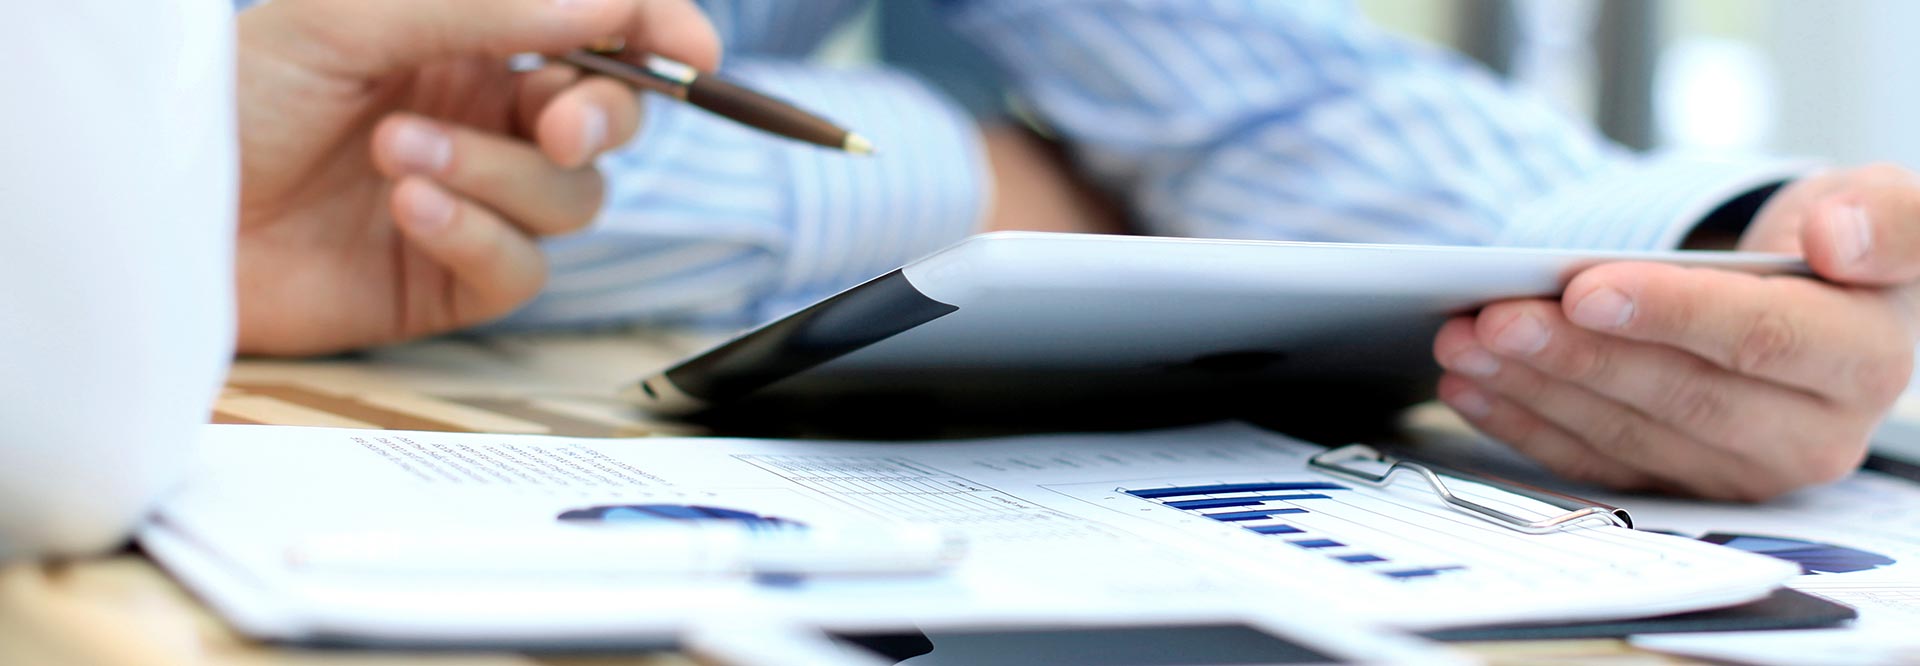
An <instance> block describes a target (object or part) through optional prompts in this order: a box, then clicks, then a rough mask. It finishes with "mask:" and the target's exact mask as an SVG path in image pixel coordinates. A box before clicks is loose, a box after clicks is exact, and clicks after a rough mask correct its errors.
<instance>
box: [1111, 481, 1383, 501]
mask: <svg viewBox="0 0 1920 666" xmlns="http://www.w3.org/2000/svg"><path fill="white" fill-rule="evenodd" d="M1346 489H1347V487H1346V486H1343V485H1340V484H1338V483H1328V482H1325V481H1280V482H1262V483H1220V484H1214V485H1210V486H1176V487H1173V488H1148V489H1144V490H1127V491H1125V492H1126V493H1127V494H1128V495H1132V496H1134V497H1138V498H1140V499H1160V498H1162V497H1182V496H1186V495H1218V494H1221V493H1264V492H1281V491H1288V490H1346Z"/></svg>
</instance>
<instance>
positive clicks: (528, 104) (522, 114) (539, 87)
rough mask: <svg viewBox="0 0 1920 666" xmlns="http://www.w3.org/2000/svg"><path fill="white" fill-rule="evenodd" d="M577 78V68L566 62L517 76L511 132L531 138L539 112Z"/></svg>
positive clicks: (578, 73) (578, 78) (578, 76)
mask: <svg viewBox="0 0 1920 666" xmlns="http://www.w3.org/2000/svg"><path fill="white" fill-rule="evenodd" d="M579 80H580V70H578V69H575V68H573V67H569V66H567V65H547V66H546V67H542V68H540V69H537V70H534V71H532V72H528V73H527V74H525V75H523V76H522V77H520V91H519V94H518V95H517V96H516V98H515V100H514V109H513V132H514V134H515V135H517V136H520V137H522V138H527V139H532V138H533V130H534V126H535V123H536V121H538V120H539V119H540V112H541V111H544V110H546V108H547V105H548V104H550V103H552V102H553V98H555V97H559V96H560V92H561V91H563V90H566V89H567V88H568V87H569V86H572V85H573V84H574V82H575V81H579Z"/></svg>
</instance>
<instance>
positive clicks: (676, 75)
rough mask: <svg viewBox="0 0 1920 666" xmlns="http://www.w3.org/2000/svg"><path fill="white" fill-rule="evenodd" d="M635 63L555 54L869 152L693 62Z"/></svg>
mask: <svg viewBox="0 0 1920 666" xmlns="http://www.w3.org/2000/svg"><path fill="white" fill-rule="evenodd" d="M642 57H643V58H644V59H645V64H644V65H636V64H634V63H631V62H627V61H626V60H622V59H620V58H618V57H614V55H612V54H611V53H608V52H602V51H593V50H587V49H580V50H576V51H571V52H568V53H566V54H564V55H561V56H559V58H558V59H559V60H560V61H562V62H565V63H568V64H570V65H573V66H575V67H579V68H581V69H584V70H587V71H589V72H593V73H596V74H601V75H604V76H610V77H613V78H615V79H618V80H620V81H624V82H626V83H627V85H631V86H633V87H635V88H639V89H641V90H651V91H654V92H658V93H661V94H663V95H669V96H672V97H676V98H679V99H683V100H686V101H687V103H689V104H692V105H694V106H697V107H700V108H702V109H706V110H708V111H711V112H713V113H715V114H718V115H720V116H722V117H725V118H728V119H731V120H733V121H735V122H738V123H740V124H743V125H747V126H750V127H754V128H758V129H760V130H763V131H766V132H769V133H772V134H778V135H780V136H784V137H787V138H791V139H797V140H800V141H805V142H807V143H812V144H817V145H821V146H826V147H828V148H837V149H840V150H844V151H846V152H849V153H853V154H855V155H869V154H872V153H873V143H872V142H870V141H868V140H867V138H866V137H863V136H860V135H859V134H855V133H853V132H851V131H848V130H846V129H845V128H842V127H840V126H839V125H835V124H833V123H831V122H828V121H827V120H825V119H823V118H821V117H819V116H816V115H813V114H811V113H808V112H806V111H802V110H800V109H799V108H797V107H795V106H793V105H791V104H788V103H786V102H783V101H781V100H778V99H775V98H773V97H770V96H767V95H765V94H762V93H759V92H755V91H754V90H752V89H750V88H747V87H745V86H741V85H738V84H735V83H732V82H729V81H727V80H725V79H722V78H720V77H717V76H712V75H705V74H701V73H700V71H699V70H697V69H694V68H693V67H692V66H691V65H687V64H685V63H680V62H675V61H673V60H668V59H666V58H662V57H660V56H657V55H652V54H645V55H643V56H642Z"/></svg>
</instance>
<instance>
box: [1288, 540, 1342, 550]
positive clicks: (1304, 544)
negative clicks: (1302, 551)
mask: <svg viewBox="0 0 1920 666" xmlns="http://www.w3.org/2000/svg"><path fill="white" fill-rule="evenodd" d="M1287 543H1290V544H1293V545H1295V546H1299V547H1301V548H1344V547H1346V545H1347V544H1344V543H1340V542H1338V541H1334V540H1332V539H1301V540H1299V541H1288V542H1287Z"/></svg>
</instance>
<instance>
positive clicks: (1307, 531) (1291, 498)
mask: <svg viewBox="0 0 1920 666" xmlns="http://www.w3.org/2000/svg"><path fill="white" fill-rule="evenodd" d="M1119 492H1121V493H1124V494H1126V495H1129V496H1132V497H1134V498H1137V499H1141V500H1146V501H1148V502H1153V503H1155V504H1158V505H1160V506H1163V507H1166V508H1169V509H1178V510H1180V511H1184V512H1187V513H1189V514H1192V515H1195V516H1200V517H1204V518H1206V519H1208V520H1213V521H1217V522H1221V523H1227V524H1230V525H1233V526H1235V527H1239V528H1241V529H1244V530H1246V531H1248V532H1252V533H1255V534H1259V535H1262V536H1264V537H1270V538H1273V539H1275V540H1276V541H1279V542H1282V543H1285V544H1287V545H1290V546H1292V547H1295V548H1300V549H1303V550H1307V551H1312V552H1315V553H1319V554H1324V555H1326V556H1327V557H1330V558H1332V559H1334V560H1336V561H1339V562H1344V563H1346V564H1350V565H1353V566H1356V567H1364V568H1366V569H1367V570H1368V571H1371V572H1373V573H1376V574H1379V575H1381V576H1384V577H1386V578H1390V579H1395V580H1415V579H1425V578H1432V577H1435V576H1440V575H1443V574H1446V573H1447V572H1452V571H1464V570H1466V567H1465V566H1462V565H1457V564H1439V565H1435V564H1430V563H1409V562H1403V561H1400V558H1399V557H1396V556H1394V555H1391V554H1384V553H1381V552H1375V551H1374V549H1371V548H1369V547H1367V546H1366V545H1363V544H1359V543H1348V542H1347V541H1345V540H1343V539H1346V537H1344V536H1340V535H1334V534H1328V533H1326V531H1325V530H1324V529H1319V528H1317V527H1316V525H1324V524H1325V521H1318V520H1315V519H1314V518H1312V517H1310V516H1312V515H1313V514H1315V513H1316V509H1315V505H1316V504H1322V503H1327V504H1338V498H1337V497H1336V496H1337V495H1341V494H1345V493H1351V492H1352V490H1351V489H1350V488H1348V487H1346V486H1344V485H1341V484H1338V483H1333V482H1329V481H1259V482H1249V483H1216V484H1205V485H1181V486H1168V487H1161V488H1121V489H1119ZM1329 508H1331V507H1329Z"/></svg>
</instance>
